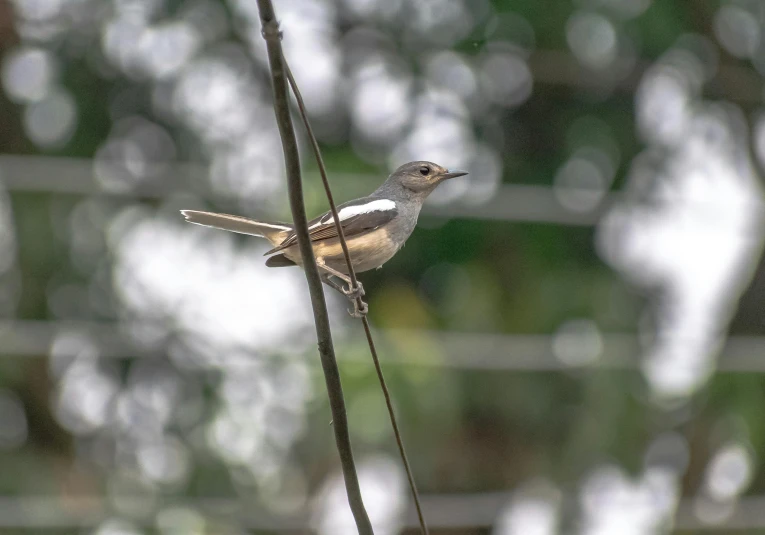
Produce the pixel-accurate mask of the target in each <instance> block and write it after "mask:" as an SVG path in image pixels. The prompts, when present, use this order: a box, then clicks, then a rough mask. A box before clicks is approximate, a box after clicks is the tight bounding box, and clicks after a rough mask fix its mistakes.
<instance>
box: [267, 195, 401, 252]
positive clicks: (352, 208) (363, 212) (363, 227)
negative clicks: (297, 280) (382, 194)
mask: <svg viewBox="0 0 765 535" xmlns="http://www.w3.org/2000/svg"><path fill="white" fill-rule="evenodd" d="M337 215H338V217H339V218H340V225H341V226H342V227H343V235H345V237H350V236H354V235H356V234H360V233H362V232H364V231H368V230H373V229H376V228H378V227H381V226H382V225H384V224H386V223H388V222H389V221H391V220H392V219H393V218H394V217H396V215H398V208H397V207H396V203H395V202H394V201H392V200H390V199H379V198H374V197H367V198H364V199H357V200H355V201H350V202H347V203H343V204H341V205H340V206H338V207H337ZM308 235H309V236H310V237H311V241H312V242H315V241H321V240H328V239H330V238H336V237H337V227H335V220H334V218H333V217H332V212H326V213H324V214H322V215H321V216H319V217H317V218H316V219H312V220H311V221H309V222H308ZM295 243H297V235H296V234H295V231H294V230H293V231H292V232H290V233H289V234H288V235H287V236H286V237H285V238H284V241H283V242H282V243H280V244H279V245H278V246H277V247H274V248H273V249H271V250H270V251H268V252H267V253H265V254H266V255H270V254H273V253H275V252H277V251H281V250H282V249H286V248H287V247H290V246H291V245H294V244H295Z"/></svg>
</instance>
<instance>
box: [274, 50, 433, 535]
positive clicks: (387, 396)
mask: <svg viewBox="0 0 765 535" xmlns="http://www.w3.org/2000/svg"><path fill="white" fill-rule="evenodd" d="M283 61H284V68H285V71H286V73H287V78H288V79H289V82H290V86H292V91H293V93H294V94H295V99H297V104H298V109H299V110H300V116H301V117H302V119H303V124H304V125H305V129H306V131H307V132H308V138H309V139H310V140H311V147H313V152H314V155H315V156H316V163H317V164H318V165H319V174H320V175H321V181H322V183H323V184H324V191H325V192H326V193H327V201H328V202H329V209H330V211H331V212H332V217H333V218H334V220H335V228H336V229H337V235H338V238H339V239H340V245H341V247H342V248H343V255H344V256H345V263H346V266H347V267H348V275H349V276H350V278H351V284H352V286H353V287H354V288H355V287H356V286H357V284H358V282H357V279H356V272H355V270H354V269H353V263H352V262H351V255H350V253H349V252H348V245H347V244H346V243H345V234H344V233H343V226H342V225H341V224H340V217H339V216H338V215H337V207H336V206H335V199H334V197H333V195H332V189H331V188H330V187H329V179H328V178H327V169H326V167H325V166H324V158H322V156H321V149H320V148H319V142H318V141H316V136H315V135H314V134H313V128H311V122H310V121H309V120H308V114H307V113H306V109H305V103H304V102H303V95H301V93H300V89H298V85H297V82H296V81H295V77H294V76H292V71H291V70H290V67H289V64H288V63H287V59H286V58H284V59H283ZM356 303H357V305H358V306H359V307H360V306H361V298H360V297H357V298H356ZM361 321H362V323H363V324H364V332H365V333H366V336H367V343H368V344H369V352H370V353H371V354H372V361H374V364H375V371H376V372H377V378H378V379H379V381H380V388H382V392H383V396H384V397H385V404H386V405H387V407H388V416H389V417H390V423H391V425H392V426H393V434H394V436H395V437H396V445H397V446H398V452H399V454H400V455H401V461H402V462H403V463H404V469H405V470H406V477H407V479H408V480H409V488H410V489H411V491H412V498H413V500H414V506H415V509H416V510H417V518H418V519H419V522H420V530H421V531H422V533H423V535H428V526H427V524H426V523H425V516H424V515H423V513H422V506H421V505H420V495H419V493H418V492H417V485H416V484H415V482H414V476H413V475H412V468H411V466H410V465H409V459H408V458H407V456H406V450H405V449H404V442H403V440H402V439H401V432H400V431H399V428H398V422H397V421H396V413H395V411H394V410H393V402H392V401H391V398H390V392H388V386H387V384H386V383H385V376H384V375H383V371H382V367H381V366H380V359H378V358H377V348H376V347H375V342H374V340H373V339H372V330H371V328H370V327H369V320H368V319H367V317H366V316H363V317H362V319H361Z"/></svg>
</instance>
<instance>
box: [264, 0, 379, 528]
mask: <svg viewBox="0 0 765 535" xmlns="http://www.w3.org/2000/svg"><path fill="white" fill-rule="evenodd" d="M257 1H258V10H259V11H260V22H261V24H262V26H263V38H264V39H265V40H266V45H267V48H268V62H269V65H270V68H271V83H272V84H273V90H274V111H275V113H276V122H277V124H278V125H279V134H280V136H281V140H282V147H283V149H284V163H285V166H286V171H287V182H288V187H289V198H290V207H291V209H292V218H293V222H294V224H295V234H296V235H297V239H298V247H299V249H300V254H301V256H302V258H303V268H304V270H305V275H306V279H307V281H308V288H309V290H310V293H311V305H312V306H313V315H314V322H315V324H316V336H317V339H318V345H319V355H320V357H321V365H322V369H323V371H324V379H325V381H326V384H327V394H328V395H329V405H330V408H331V410H332V419H333V422H334V425H333V428H334V431H335V442H336V443H337V450H338V452H339V453H340V463H341V466H342V469H343V477H344V479H345V488H346V491H347V493H348V502H349V504H350V506H351V511H352V512H353V517H354V519H355V521H356V527H357V528H358V531H359V535H373V533H374V532H373V530H372V524H371V523H370V522H369V516H368V515H367V512H366V510H365V509H364V502H363V500H362V498H361V489H360V488H359V479H358V475H357V474H356V466H355V464H354V462H353V451H352V449H351V440H350V434H349V431H348V418H347V415H346V411H345V401H344V400H343V389H342V385H341V384H340V370H339V369H338V367H337V360H336V358H335V349H334V347H333V345H332V332H331V331H330V328H329V316H328V314H327V304H326V302H325V300H324V290H323V287H322V282H321V280H320V278H319V270H318V268H317V266H316V260H315V258H314V255H313V248H312V246H311V239H310V237H309V235H308V219H307V217H306V215H305V203H304V201H303V186H302V183H301V177H300V156H299V154H298V147H297V139H296V138H295V130H294V128H293V125H292V119H291V117H290V110H289V95H288V93H287V81H286V79H285V68H284V62H283V56H282V46H281V32H280V31H279V23H278V22H277V21H276V16H275V14H274V8H273V6H272V5H271V0H257Z"/></svg>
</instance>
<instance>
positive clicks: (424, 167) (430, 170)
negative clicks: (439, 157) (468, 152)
mask: <svg viewBox="0 0 765 535" xmlns="http://www.w3.org/2000/svg"><path fill="white" fill-rule="evenodd" d="M466 174H467V173H466V172H465V171H450V170H449V169H446V168H445V167H441V166H440V165H436V164H434V163H433V162H409V163H405V164H404V165H402V166H401V167H399V168H398V169H396V170H395V171H394V172H393V173H392V174H391V175H390V178H389V179H388V180H389V181H393V182H398V183H399V184H400V185H401V186H403V187H404V188H406V189H408V190H410V191H413V192H415V193H424V194H425V195H426V196H427V194H429V193H430V192H431V191H433V190H434V189H435V188H436V186H438V185H439V184H440V183H441V182H443V181H444V180H448V179H450V178H456V177H458V176H464V175H466Z"/></svg>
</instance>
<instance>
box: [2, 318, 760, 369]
mask: <svg viewBox="0 0 765 535" xmlns="http://www.w3.org/2000/svg"><path fill="white" fill-rule="evenodd" d="M123 327H124V328H123ZM127 330H128V325H121V324H119V323H113V324H108V323H102V322H87V321H48V320H39V321H38V320H6V321H0V348H2V350H1V351H2V353H0V355H2V357H5V358H39V357H45V356H47V355H49V354H50V353H51V350H52V346H53V343H54V342H55V340H56V338H57V337H58V336H59V335H65V334H78V335H83V336H84V337H86V339H87V340H88V341H90V342H92V343H93V344H94V346H95V347H96V348H97V351H98V355H99V356H101V357H103V358H114V359H132V358H152V357H157V356H161V355H164V354H165V353H166V350H167V348H166V347H164V346H162V347H156V348H154V349H151V350H149V349H146V348H142V347H140V345H139V344H137V343H135V342H133V341H132V340H131V339H130V337H129V336H128V335H127V334H125V333H126V332H127ZM375 332H376V333H378V334H379V336H380V340H381V344H395V346H396V347H398V348H401V347H405V346H406V345H407V344H410V343H416V347H418V348H421V347H422V345H421V343H420V342H423V341H424V342H427V343H428V344H429V345H428V346H427V347H431V348H432V352H431V355H424V354H423V353H422V352H421V351H418V352H417V354H416V355H408V354H407V353H406V352H403V353H402V352H401V351H398V350H397V351H391V352H390V354H391V355H394V357H386V358H384V359H383V360H384V361H385V362H390V363H392V364H399V365H405V366H432V367H448V368H454V369H462V370H495V371H519V372H520V371H538V372H543V371H566V370H573V369H578V368H586V367H598V368H607V369H615V370H622V369H627V370H628V369H637V368H639V366H640V362H641V360H640V355H641V354H642V352H643V351H644V348H643V347H642V346H641V344H640V343H639V341H638V338H637V337H636V336H635V335H631V334H620V333H601V334H597V335H594V336H595V337H596V341H595V343H596V344H597V343H599V344H600V346H601V350H599V351H596V352H595V353H593V354H591V355H589V356H588V355H584V356H583V358H582V360H583V362H582V364H579V365H577V364H568V363H566V362H565V361H564V360H562V359H560V358H558V357H557V356H556V350H555V341H556V335H555V334H542V335H528V334H497V333H467V332H454V331H434V330H424V329H423V330H419V329H376V330H375ZM177 334H181V333H177ZM339 336H343V335H339ZM346 336H347V335H346ZM567 336H570V335H567ZM588 336H590V335H588ZM354 338H358V340H353V339H352V340H351V341H357V342H359V343H363V340H362V338H361V337H358V336H355V337H354ZM413 339H417V340H413ZM598 340H599V342H598ZM402 341H404V342H406V343H405V344H402ZM568 345H569V346H570V345H571V343H570V342H569V343H568ZM588 345H590V344H589V342H588ZM226 349H227V350H231V351H233V352H234V353H235V354H238V355H240V356H238V357H232V358H231V359H228V360H225V361H223V362H225V363H227V364H231V365H246V364H247V363H248V362H252V361H251V359H249V358H247V357H246V354H247V352H253V351H255V349H254V348H248V347H230V348H226ZM57 351H59V350H57ZM351 355H353V356H348V355H345V354H343V353H342V352H341V353H340V354H339V355H338V357H339V358H341V359H345V360H349V359H350V360H357V361H366V359H365V358H363V357H361V356H358V355H356V352H351ZM433 355H437V356H436V357H433ZM760 355H765V336H730V337H728V339H727V340H726V342H725V344H724V345H723V348H722V350H721V351H720V356H719V358H718V360H717V371H718V372H727V373H765V359H762V358H761V357H760ZM68 356H76V355H68ZM2 357H0V358H2ZM216 369H217V368H216Z"/></svg>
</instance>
